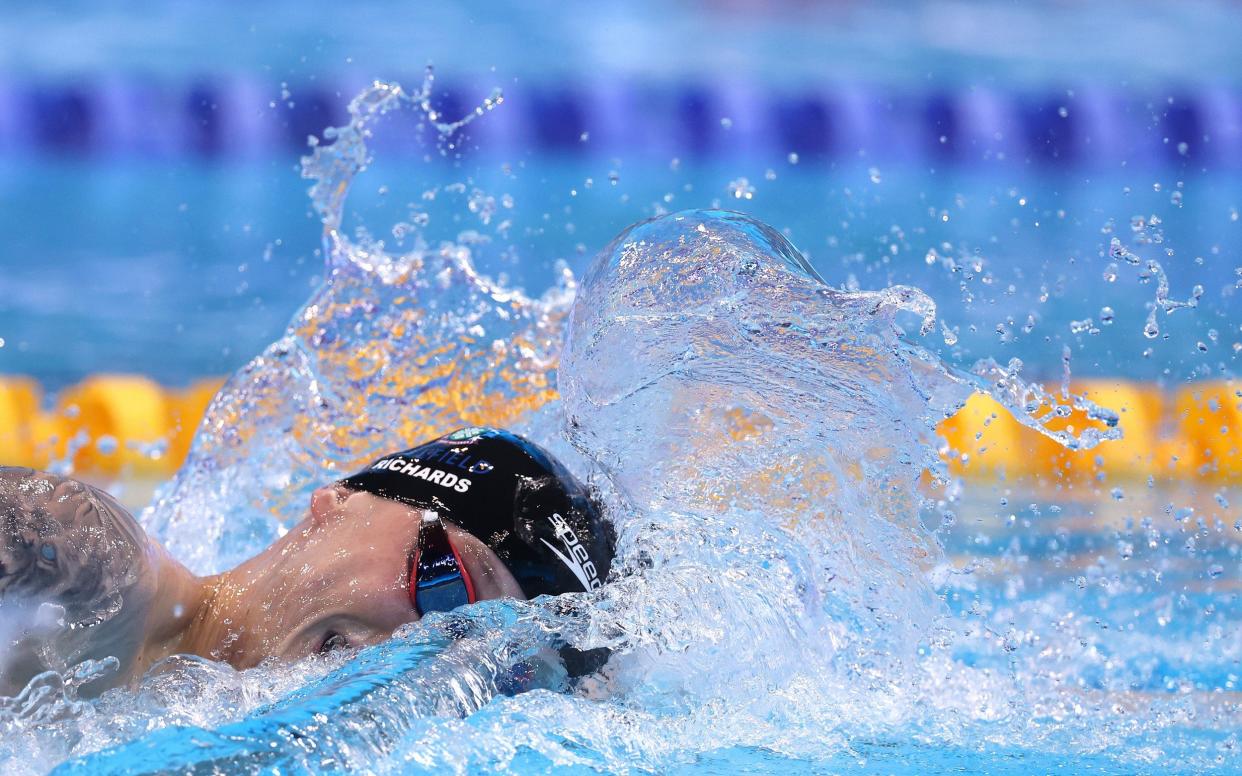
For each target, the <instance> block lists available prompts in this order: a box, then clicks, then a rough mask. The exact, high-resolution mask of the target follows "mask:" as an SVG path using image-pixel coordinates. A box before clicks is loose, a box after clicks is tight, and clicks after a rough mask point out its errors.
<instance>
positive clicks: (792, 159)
mask: <svg viewBox="0 0 1242 776" xmlns="http://www.w3.org/2000/svg"><path fill="white" fill-rule="evenodd" d="M785 160H786V161H788V162H789V163H790V164H797V163H798V154H797V152H795V151H790V152H789V156H786V157H785ZM1233 220H1234V221H1237V220H1238V213H1237V211H1234V214H1233Z"/></svg>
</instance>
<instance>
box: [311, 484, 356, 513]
mask: <svg viewBox="0 0 1242 776" xmlns="http://www.w3.org/2000/svg"><path fill="white" fill-rule="evenodd" d="M347 497H348V492H347V491H346V490H345V489H344V488H342V487H340V486H339V485H336V484H333V485H324V486H323V487H322V488H316V489H315V492H314V493H312V494H311V507H310V511H311V516H312V517H314V518H318V519H322V518H325V517H327V516H328V515H330V514H332V513H333V512H335V511H337V510H338V509H340V507H341V504H343V503H345V499H346V498H347Z"/></svg>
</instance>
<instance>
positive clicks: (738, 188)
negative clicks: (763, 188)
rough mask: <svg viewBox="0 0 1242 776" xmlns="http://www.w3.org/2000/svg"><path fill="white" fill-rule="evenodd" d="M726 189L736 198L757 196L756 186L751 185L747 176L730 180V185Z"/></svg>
mask: <svg viewBox="0 0 1242 776" xmlns="http://www.w3.org/2000/svg"><path fill="white" fill-rule="evenodd" d="M726 189H727V190H728V192H729V193H730V194H732V195H733V198H734V199H754V198H755V187H754V186H752V185H750V181H749V180H747V179H746V178H736V179H734V180H731V181H729V185H728V186H727V187H726Z"/></svg>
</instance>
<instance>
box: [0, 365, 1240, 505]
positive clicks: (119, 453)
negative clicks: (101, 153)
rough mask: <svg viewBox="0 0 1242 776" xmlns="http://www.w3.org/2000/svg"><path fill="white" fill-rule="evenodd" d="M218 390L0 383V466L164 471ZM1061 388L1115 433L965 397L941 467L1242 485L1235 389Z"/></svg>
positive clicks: (947, 428) (107, 378) (1124, 384)
mask: <svg viewBox="0 0 1242 776" xmlns="http://www.w3.org/2000/svg"><path fill="white" fill-rule="evenodd" d="M222 384H223V381H222V380H219V379H209V380H202V381H199V382H197V383H195V384H193V385H191V386H189V387H187V388H178V389H171V388H166V387H163V386H160V385H158V384H157V383H155V382H153V381H151V380H150V379H148V378H145V377H140V376H136V375H97V376H93V377H89V378H87V379H86V380H83V381H82V382H80V383H78V384H77V385H74V386H71V387H69V388H66V389H64V390H62V391H61V392H60V393H59V395H58V396H57V397H56V400H55V401H54V402H52V403H51V404H50V405H49V403H48V402H47V401H45V396H44V392H43V390H42V389H41V387H40V386H39V385H38V383H37V382H35V381H34V380H32V379H30V378H28V377H14V376H0V464H10V465H21V466H34V467H47V466H49V465H51V464H52V463H55V462H69V463H72V465H73V467H74V470H75V471H82V472H96V473H99V474H107V475H113V476H117V475H121V476H166V475H168V474H170V473H171V472H173V471H175V470H176V469H177V467H178V466H180V465H181V462H182V461H183V460H185V456H186V453H187V452H188V451H189V448H190V442H191V440H192V439H193V436H194V431H195V430H196V428H197V427H198V424H199V422H200V420H201V419H202V417H203V415H204V413H205V412H206V410H207V406H208V404H210V402H211V399H212V397H213V396H214V395H215V393H216V391H217V390H219V388H220V386H221V385H222ZM1072 388H1073V390H1074V391H1076V392H1080V393H1083V394H1085V395H1086V396H1087V397H1088V398H1090V399H1091V400H1092V401H1094V402H1096V403H1097V404H1100V405H1103V406H1106V407H1110V408H1112V409H1114V410H1116V411H1117V412H1118V413H1119V414H1120V416H1121V425H1122V428H1123V429H1124V432H1125V438H1124V439H1122V440H1119V441H1116V442H1106V443H1104V444H1102V445H1100V446H1099V447H1097V448H1095V449H1093V450H1084V451H1070V450H1066V449H1065V448H1063V447H1060V446H1059V445H1057V444H1056V443H1055V442H1053V441H1051V440H1049V439H1047V438H1046V437H1043V436H1041V435H1040V434H1038V433H1036V432H1035V431H1032V430H1031V429H1028V428H1026V427H1025V426H1022V425H1020V424H1019V423H1018V422H1017V421H1015V420H1014V419H1013V418H1012V417H1011V416H1010V415H1009V413H1008V412H1007V411H1005V410H1004V409H1003V408H1002V407H1001V406H1000V405H999V404H997V403H996V402H995V401H994V400H992V399H991V398H989V397H987V396H985V395H983V394H975V395H974V396H972V397H971V399H970V400H969V401H968V402H967V403H966V406H965V407H963V408H962V410H961V411H960V412H958V413H957V414H956V415H954V416H953V417H951V418H949V419H948V420H946V421H944V422H943V423H942V424H941V426H940V433H941V434H942V436H943V437H944V439H945V442H946V447H945V449H944V450H943V451H942V454H943V455H944V457H945V459H946V460H947V461H948V462H949V467H950V469H951V470H952V471H953V472H954V473H955V474H958V475H960V476H963V477H967V478H970V479H996V478H998V477H1004V478H1005V479H1007V480H1013V481H1022V480H1029V479H1034V480H1038V481H1043V482H1047V483H1049V484H1059V483H1073V482H1089V481H1091V480H1093V479H1095V480H1102V479H1105V478H1110V479H1146V478H1148V477H1154V478H1156V479H1159V480H1169V479H1182V480H1186V479H1203V480H1210V481H1218V482H1232V483H1240V484H1242V382H1239V381H1229V380H1216V381H1205V382H1198V383H1191V384H1189V385H1186V386H1183V387H1181V388H1179V389H1177V390H1175V391H1171V392H1169V391H1166V390H1164V389H1161V388H1158V387H1155V386H1151V385H1144V384H1142V383H1135V382H1130V381H1126V380H1111V379H1093V380H1084V381H1080V382H1078V383H1076V384H1074V385H1073V386H1072ZM453 390H454V392H455V393H459V394H460V398H461V400H462V401H467V400H470V399H471V398H473V400H476V401H477V400H478V398H479V397H477V396H474V397H472V393H471V391H470V390H469V386H460V385H458V386H454V388H453ZM476 393H477V392H476ZM544 393H547V394H552V393H554V392H553V391H552V389H551V388H550V387H549V388H546V390H545V391H544ZM543 398H544V399H547V398H549V396H543ZM1089 422H1092V421H1088V420H1087V419H1086V418H1085V417H1083V416H1081V415H1077V414H1075V415H1071V416H1069V417H1067V418H1064V419H1062V423H1063V425H1065V426H1075V427H1076V428H1081V425H1080V424H1084V423H1089Z"/></svg>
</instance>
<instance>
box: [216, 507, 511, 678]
mask: <svg viewBox="0 0 1242 776" xmlns="http://www.w3.org/2000/svg"><path fill="white" fill-rule="evenodd" d="M421 519H422V512H421V510H418V509H414V508H412V507H409V506H406V505H404V504H400V503H398V502H395V501H390V500H388V499H384V498H380V497H378V496H374V495H372V494H370V493H363V492H357V491H350V490H347V489H345V488H344V487H342V486H339V485H337V486H331V487H325V488H320V489H319V490H317V491H315V493H314V495H313V496H312V498H311V506H310V511H309V514H308V515H307V517H306V518H305V519H304V520H303V521H302V522H301V523H299V524H298V525H297V526H296V527H295V528H294V529H293V530H292V531H290V532H289V533H288V534H286V535H285V536H283V537H281V538H280V539H278V540H277V541H276V542H275V543H273V544H272V546H271V547H269V548H267V549H266V550H264V551H263V552H262V553H261V554H260V555H258V556H256V557H255V558H252V559H251V560H249V561H247V562H246V563H245V564H243V565H242V566H240V567H238V568H237V569H236V570H235V571H234V572H232V573H231V574H230V575H228V577H227V578H226V580H225V582H224V583H222V584H221V587H220V590H219V592H218V593H217V599H218V600H217V601H216V602H215V605H214V606H213V607H212V608H213V610H214V611H215V612H216V613H217V614H216V616H215V618H213V619H215V621H214V622H213V625H212V627H210V629H209V630H210V631H211V633H209V634H207V637H208V639H209V641H210V642H211V643H213V644H215V645H216V646H215V647H214V648H209V651H214V652H216V653H217V654H215V655H213V656H214V657H217V658H222V659H225V660H228V661H229V662H230V663H233V664H234V665H235V666H238V667H242V668H244V667H249V666H252V665H255V664H256V663H258V662H259V661H260V660H262V659H264V658H266V657H279V658H284V659H297V658H301V657H305V656H307V655H313V654H316V653H326V652H329V651H332V650H335V649H342V648H349V647H355V646H363V645H367V644H375V643H378V642H380V641H383V640H385V639H387V638H388V637H390V636H391V635H392V632H393V630H394V629H396V628H397V627H398V626H400V625H403V624H405V623H408V622H412V621H414V620H417V619H418V614H417V613H416V612H415V610H414V606H413V604H412V603H411V602H410V597H409V592H408V591H409V573H410V558H411V556H412V554H413V553H415V552H416V548H417V543H418V526H419V524H420V521H421ZM445 527H446V528H447V530H448V536H449V541H450V542H451V543H452V544H453V546H454V548H455V549H456V550H457V552H458V554H459V555H460V557H461V559H462V562H463V564H464V565H465V567H466V572H467V573H469V574H470V576H471V578H472V580H473V582H474V586H475V592H476V594H477V596H478V598H479V599H480V600H483V599H488V598H503V597H513V598H524V596H523V594H522V589H521V587H520V586H519V585H518V583H517V581H516V580H515V579H514V578H513V575H512V574H510V573H509V571H508V570H507V569H506V568H505V567H504V564H503V563H501V561H500V560H499V558H497V557H496V555H495V553H493V552H492V551H491V549H490V548H488V547H487V546H486V545H485V544H483V542H481V541H480V540H479V539H477V538H476V537H474V536H472V535H471V534H469V533H466V532H465V531H462V530H461V529H459V528H457V527H456V526H455V525H453V524H452V523H451V522H448V521H445ZM225 620H228V622H226V621H225Z"/></svg>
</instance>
